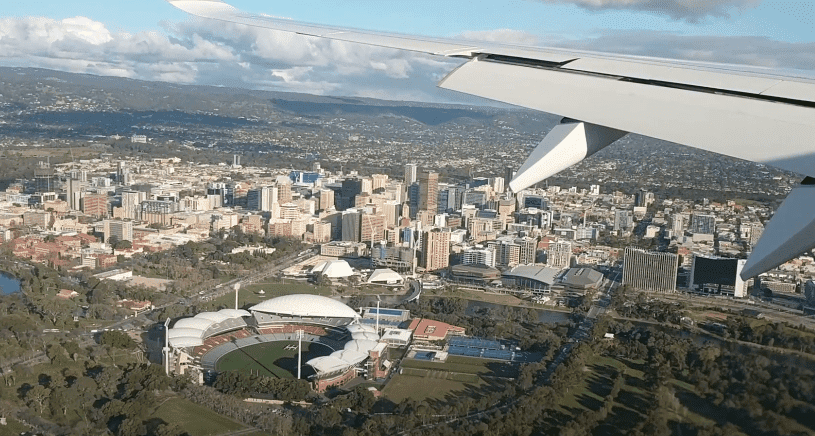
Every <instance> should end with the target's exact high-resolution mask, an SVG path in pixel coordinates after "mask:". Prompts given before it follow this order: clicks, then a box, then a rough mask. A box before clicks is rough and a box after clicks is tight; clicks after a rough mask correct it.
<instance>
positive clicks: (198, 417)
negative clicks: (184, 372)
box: [154, 398, 246, 436]
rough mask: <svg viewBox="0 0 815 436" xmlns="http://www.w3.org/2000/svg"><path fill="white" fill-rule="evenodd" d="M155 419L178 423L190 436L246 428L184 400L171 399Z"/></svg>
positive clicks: (216, 433)
mask: <svg viewBox="0 0 815 436" xmlns="http://www.w3.org/2000/svg"><path fill="white" fill-rule="evenodd" d="M154 418H159V419H161V420H163V421H164V422H168V423H177V424H178V425H180V426H181V428H183V429H184V431H186V432H187V434H189V435H190V436H209V435H219V434H223V433H228V432H233V431H236V430H241V429H243V428H246V426H245V425H243V424H240V423H237V422H235V421H233V420H231V419H229V418H227V417H225V416H221V415H218V414H217V413H215V412H213V411H211V410H209V409H207V408H206V407H203V406H199V405H197V404H195V403H192V402H190V401H189V400H186V399H184V398H171V399H169V400H167V402H166V403H164V404H162V405H161V406H159V407H158V410H156V413H155V414H154Z"/></svg>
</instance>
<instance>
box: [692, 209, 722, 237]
mask: <svg viewBox="0 0 815 436" xmlns="http://www.w3.org/2000/svg"><path fill="white" fill-rule="evenodd" d="M690 231H691V232H692V233H702V234H706V235H712V234H714V233H716V217H715V216H714V215H707V214H701V213H695V214H693V215H691V221H690Z"/></svg>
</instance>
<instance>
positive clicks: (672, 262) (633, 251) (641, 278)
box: [623, 247, 679, 292]
mask: <svg viewBox="0 0 815 436" xmlns="http://www.w3.org/2000/svg"><path fill="white" fill-rule="evenodd" d="M678 268H679V257H678V256H677V255H675V254H671V253H658V252H655V251H646V250H641V249H639V248H634V247H628V248H626V249H625V253H624V255H623V285H626V286H631V287H633V288H635V289H641V290H645V291H656V292H674V291H675V290H676V274H677V269H678Z"/></svg>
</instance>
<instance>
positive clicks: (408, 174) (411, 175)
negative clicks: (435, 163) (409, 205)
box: [405, 164, 418, 186]
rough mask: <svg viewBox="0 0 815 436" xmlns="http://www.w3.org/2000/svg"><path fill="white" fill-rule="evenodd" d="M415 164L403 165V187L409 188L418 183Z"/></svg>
mask: <svg viewBox="0 0 815 436" xmlns="http://www.w3.org/2000/svg"><path fill="white" fill-rule="evenodd" d="M417 169H418V168H417V167H416V164H407V165H405V186H410V185H412V184H413V183H416V182H417V181H418V179H417V178H416V177H417V175H418V174H417Z"/></svg>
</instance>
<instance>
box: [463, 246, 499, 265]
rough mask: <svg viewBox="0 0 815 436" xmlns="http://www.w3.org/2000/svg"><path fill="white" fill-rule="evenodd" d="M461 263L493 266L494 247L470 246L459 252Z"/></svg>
mask: <svg viewBox="0 0 815 436" xmlns="http://www.w3.org/2000/svg"><path fill="white" fill-rule="evenodd" d="M461 263H462V265H486V266H491V267H493V268H495V248H494V247H487V248H471V249H469V250H466V251H464V252H463V253H461Z"/></svg>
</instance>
